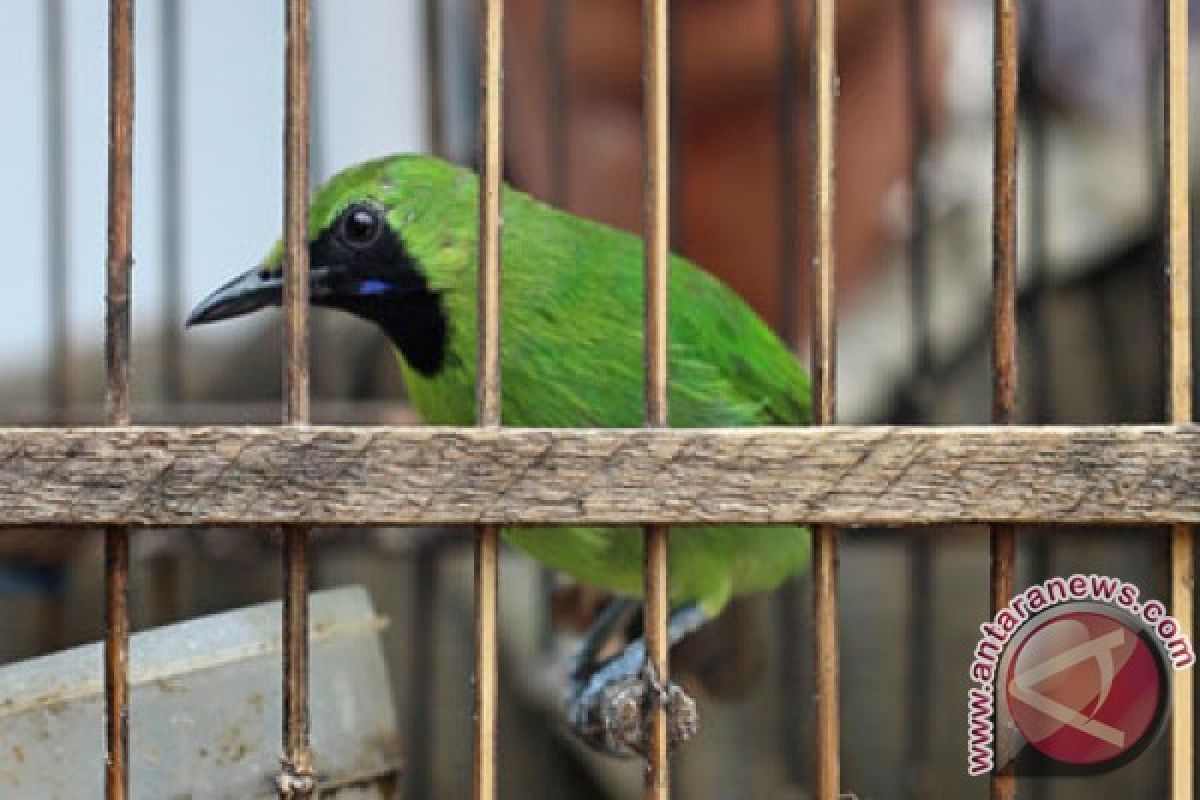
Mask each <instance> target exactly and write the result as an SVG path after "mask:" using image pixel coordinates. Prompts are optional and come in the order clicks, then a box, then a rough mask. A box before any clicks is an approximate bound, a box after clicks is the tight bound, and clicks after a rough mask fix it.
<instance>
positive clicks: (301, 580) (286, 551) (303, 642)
mask: <svg viewBox="0 0 1200 800" xmlns="http://www.w3.org/2000/svg"><path fill="white" fill-rule="evenodd" d="M311 23H312V20H311V7H310V5H309V0H287V4H286V6H285V10H284V25H285V29H286V48H285V50H286V52H285V55H284V58H285V73H286V74H285V87H284V89H285V94H284V102H285V103H286V106H285V109H284V153H283V158H284V186H283V194H284V197H283V208H284V212H283V230H284V264H283V267H284V280H283V307H284V312H285V316H284V328H283V331H284V333H283V342H284V355H283V371H284V373H283V379H284V423H285V424H288V425H292V426H304V425H307V424H308V422H309V418H310V417H309V415H310V406H309V352H308V346H309V341H308V335H309V328H308V322H309V309H308V273H309V263H308V192H309V146H310V132H309V103H310V91H311V88H310V79H311V71H310V70H311V53H310V43H311V42H310V36H311ZM283 537H284V543H283V576H284V577H283V581H284V587H283V757H282V759H281V765H280V766H281V769H280V774H279V786H278V788H279V794H280V796H281V797H283V798H287V800H308V798H311V797H313V796H314V794H315V792H316V778H315V774H314V771H313V763H312V750H311V747H310V743H309V709H308V680H309V675H308V666H309V664H308V655H309V653H308V587H309V578H310V572H311V569H312V564H311V554H310V551H309V530H308V528H307V527H306V526H304V525H285V526H283Z"/></svg>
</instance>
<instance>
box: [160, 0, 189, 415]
mask: <svg viewBox="0 0 1200 800" xmlns="http://www.w3.org/2000/svg"><path fill="white" fill-rule="evenodd" d="M180 11H181V9H180V7H179V0H163V3H162V5H161V6H160V10H159V14H160V17H159V24H160V31H159V38H160V43H161V54H162V55H161V58H162V76H161V81H160V85H159V98H158V101H159V105H160V108H159V112H160V114H161V118H160V125H161V130H162V166H161V169H162V198H163V199H162V202H163V228H162V255H163V263H162V270H163V289H162V332H163V333H162V336H163V345H162V346H163V351H162V397H163V400H164V401H166V402H167V403H177V402H179V401H180V400H181V399H182V398H183V337H182V336H180V331H182V330H183V326H182V325H181V324H180V323H181V320H182V319H183V304H182V299H183V263H182V261H183V246H182V227H181V225H182V219H183V211H182V201H183V185H182V175H183V158H182V149H183V128H182V124H181V120H182V116H183V92H182V62H183V52H182V46H183V40H182V37H181V36H180V28H179V15H180Z"/></svg>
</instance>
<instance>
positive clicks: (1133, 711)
mask: <svg viewBox="0 0 1200 800" xmlns="http://www.w3.org/2000/svg"><path fill="white" fill-rule="evenodd" d="M1005 690H1006V691H1005V695H1007V700H1008V710H1009V714H1010V715H1011V716H1012V720H1013V722H1014V723H1015V724H1016V726H1017V728H1018V729H1019V730H1020V731H1021V734H1022V735H1023V736H1024V737H1025V739H1026V740H1027V741H1028V742H1029V743H1030V744H1031V745H1032V746H1033V747H1035V748H1037V749H1038V750H1039V751H1041V752H1042V753H1043V754H1045V755H1046V756H1048V757H1050V758H1052V759H1054V760H1056V761H1059V762H1063V763H1066V764H1080V765H1083V764H1088V765H1096V764H1101V763H1103V762H1107V761H1112V760H1113V759H1117V758H1120V757H1121V756H1123V755H1125V754H1126V753H1129V752H1130V751H1131V750H1133V749H1134V748H1136V747H1137V746H1138V745H1139V744H1141V743H1142V742H1143V740H1144V739H1145V738H1146V737H1147V736H1150V735H1152V734H1153V733H1154V732H1155V725H1154V723H1155V722H1156V721H1157V720H1159V719H1160V718H1161V716H1162V711H1163V708H1164V705H1165V694H1166V687H1165V685H1164V677H1163V668H1162V663H1161V658H1160V656H1159V654H1158V653H1157V652H1156V651H1155V650H1154V648H1153V646H1152V645H1151V644H1149V643H1148V642H1147V641H1146V640H1145V639H1144V638H1143V637H1142V636H1141V635H1139V634H1138V632H1137V631H1136V630H1134V629H1133V628H1131V627H1130V626H1129V625H1127V624H1125V623H1124V622H1122V621H1121V620H1119V619H1117V618H1115V617H1114V616H1110V615H1109V614H1106V613H1102V612H1098V611H1068V612H1066V613H1063V614H1061V615H1057V616H1055V617H1054V618H1053V619H1050V620H1047V621H1045V622H1043V623H1041V624H1040V625H1038V626H1037V627H1035V628H1033V630H1031V631H1030V633H1029V635H1027V636H1025V637H1024V639H1023V640H1022V641H1021V642H1020V644H1019V646H1018V647H1017V649H1016V651H1015V652H1014V654H1013V657H1012V658H1011V660H1010V661H1009V665H1008V672H1007V675H1006V677H1005Z"/></svg>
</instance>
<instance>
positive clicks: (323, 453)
mask: <svg viewBox="0 0 1200 800" xmlns="http://www.w3.org/2000/svg"><path fill="white" fill-rule="evenodd" d="M1198 465H1200V428H1196V427H1194V426H1178V427H1176V426H1125V427H1070V428H1068V427H1063V428H1033V427H1007V428H1003V429H1001V428H987V427H977V428H908V427H890V428H889V427H855V428H851V427H837V426H833V427H824V428H809V429H793V428H788V429H783V428H774V429H772V428H743V429H733V430H682V429H672V430H662V429H660V430H640V429H639V430H613V429H604V430H545V429H536V430H529V429H518V428H506V429H475V428H432V427H393V428H377V427H376V428H372V427H311V428H303V429H299V428H263V427H207V428H172V427H160V428H151V427H130V428H75V429H57V430H55V429H32V428H0V508H2V509H3V517H2V520H0V521H2V522H3V523H4V524H6V525H10V526H73V525H89V526H92V525H122V524H132V525H170V526H176V525H260V524H279V523H299V522H303V523H311V524H316V525H364V524H371V525H428V524H462V525H467V524H499V525H556V524H557V525H562V524H581V523H589V524H603V525H632V524H642V523H655V524H670V525H688V524H698V523H718V522H720V523H731V522H754V523H783V522H807V523H829V524H834V525H846V526H858V525H868V524H870V525H901V524H904V525H909V524H924V523H961V522H993V521H1001V522H1037V523H1050V522H1062V523H1091V524H1168V523H1179V522H1187V523H1200V466H1198Z"/></svg>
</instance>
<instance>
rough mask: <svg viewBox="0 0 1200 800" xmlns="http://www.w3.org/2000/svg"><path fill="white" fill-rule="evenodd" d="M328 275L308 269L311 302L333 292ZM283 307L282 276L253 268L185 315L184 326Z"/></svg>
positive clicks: (327, 270) (322, 270) (319, 269)
mask: <svg viewBox="0 0 1200 800" xmlns="http://www.w3.org/2000/svg"><path fill="white" fill-rule="evenodd" d="M332 272H333V270H331V269H330V268H328V267H317V266H314V267H312V270H311V273H310V278H309V294H310V296H311V298H312V300H313V301H314V302H319V301H320V300H322V299H324V298H327V297H329V296H330V295H331V294H332V292H333V286H332V285H331V283H332V281H331V277H332ZM282 303H283V272H282V271H281V270H279V269H274V270H270V269H266V268H264V267H255V268H254V269H251V270H247V271H246V272H244V273H242V274H241V275H238V276H237V277H236V278H234V279H233V280H231V281H229V282H228V283H226V284H225V285H224V286H222V287H220V288H219V289H217V290H216V291H215V292H213V293H212V294H210V295H209V296H208V297H206V298H204V299H203V300H201V301H200V303H199V304H197V306H196V307H195V308H193V309H192V313H190V314H188V318H187V326H188V327H189V328H190V327H191V326H193V325H203V324H205V323H208V322H217V321H218V320H222V319H231V318H233V317H240V316H243V315H245V314H249V313H251V312H252V311H258V310H259V309H260V308H265V307H267V306H278V305H282Z"/></svg>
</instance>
